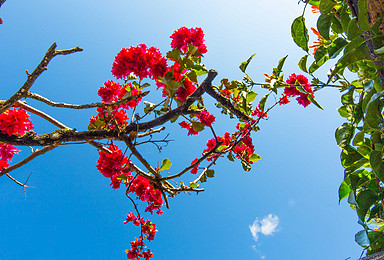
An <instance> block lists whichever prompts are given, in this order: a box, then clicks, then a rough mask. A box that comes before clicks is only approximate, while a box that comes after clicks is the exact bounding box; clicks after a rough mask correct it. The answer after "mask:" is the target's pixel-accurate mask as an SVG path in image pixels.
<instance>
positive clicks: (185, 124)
mask: <svg viewBox="0 0 384 260" xmlns="http://www.w3.org/2000/svg"><path fill="white" fill-rule="evenodd" d="M179 125H180V126H181V128H185V129H187V130H188V135H198V134H199V132H197V131H195V130H194V129H193V125H192V124H191V123H188V122H187V121H182V122H180V123H179Z"/></svg>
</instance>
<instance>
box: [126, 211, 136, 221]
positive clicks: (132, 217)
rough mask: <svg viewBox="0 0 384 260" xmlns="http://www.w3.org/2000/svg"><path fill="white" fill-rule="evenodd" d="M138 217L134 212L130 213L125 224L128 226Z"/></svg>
mask: <svg viewBox="0 0 384 260" xmlns="http://www.w3.org/2000/svg"><path fill="white" fill-rule="evenodd" d="M136 219H137V217H136V216H135V214H133V213H132V212H129V213H128V215H127V219H126V220H125V221H124V224H127V223H128V222H131V221H135V220H136Z"/></svg>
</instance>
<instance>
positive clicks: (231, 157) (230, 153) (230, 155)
mask: <svg viewBox="0 0 384 260" xmlns="http://www.w3.org/2000/svg"><path fill="white" fill-rule="evenodd" d="M227 158H228V160H230V161H231V162H234V161H235V160H234V159H233V155H232V152H229V153H228V155H227Z"/></svg>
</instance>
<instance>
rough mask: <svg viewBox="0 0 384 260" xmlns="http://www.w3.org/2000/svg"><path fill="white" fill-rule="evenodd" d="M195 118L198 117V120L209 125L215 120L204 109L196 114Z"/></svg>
mask: <svg viewBox="0 0 384 260" xmlns="http://www.w3.org/2000/svg"><path fill="white" fill-rule="evenodd" d="M197 118H198V119H200V122H201V123H203V124H204V125H205V126H208V127H211V126H212V123H213V122H214V121H215V119H216V118H215V117H214V116H213V115H212V114H210V113H209V112H208V111H206V110H204V111H203V112H201V113H200V114H198V115H197Z"/></svg>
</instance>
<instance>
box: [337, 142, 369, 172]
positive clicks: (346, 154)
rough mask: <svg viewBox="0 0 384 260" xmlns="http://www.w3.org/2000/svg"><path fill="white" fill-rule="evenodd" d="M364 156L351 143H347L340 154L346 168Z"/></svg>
mask: <svg viewBox="0 0 384 260" xmlns="http://www.w3.org/2000/svg"><path fill="white" fill-rule="evenodd" d="M363 158H364V157H363V156H362V155H361V154H360V153H359V152H358V151H357V150H356V149H355V148H353V147H352V146H350V145H346V146H345V147H344V149H343V151H342V152H341V155H340V159H341V163H342V165H343V166H344V167H345V168H346V167H348V166H351V165H352V164H353V163H355V162H356V161H359V160H361V159H363Z"/></svg>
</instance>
